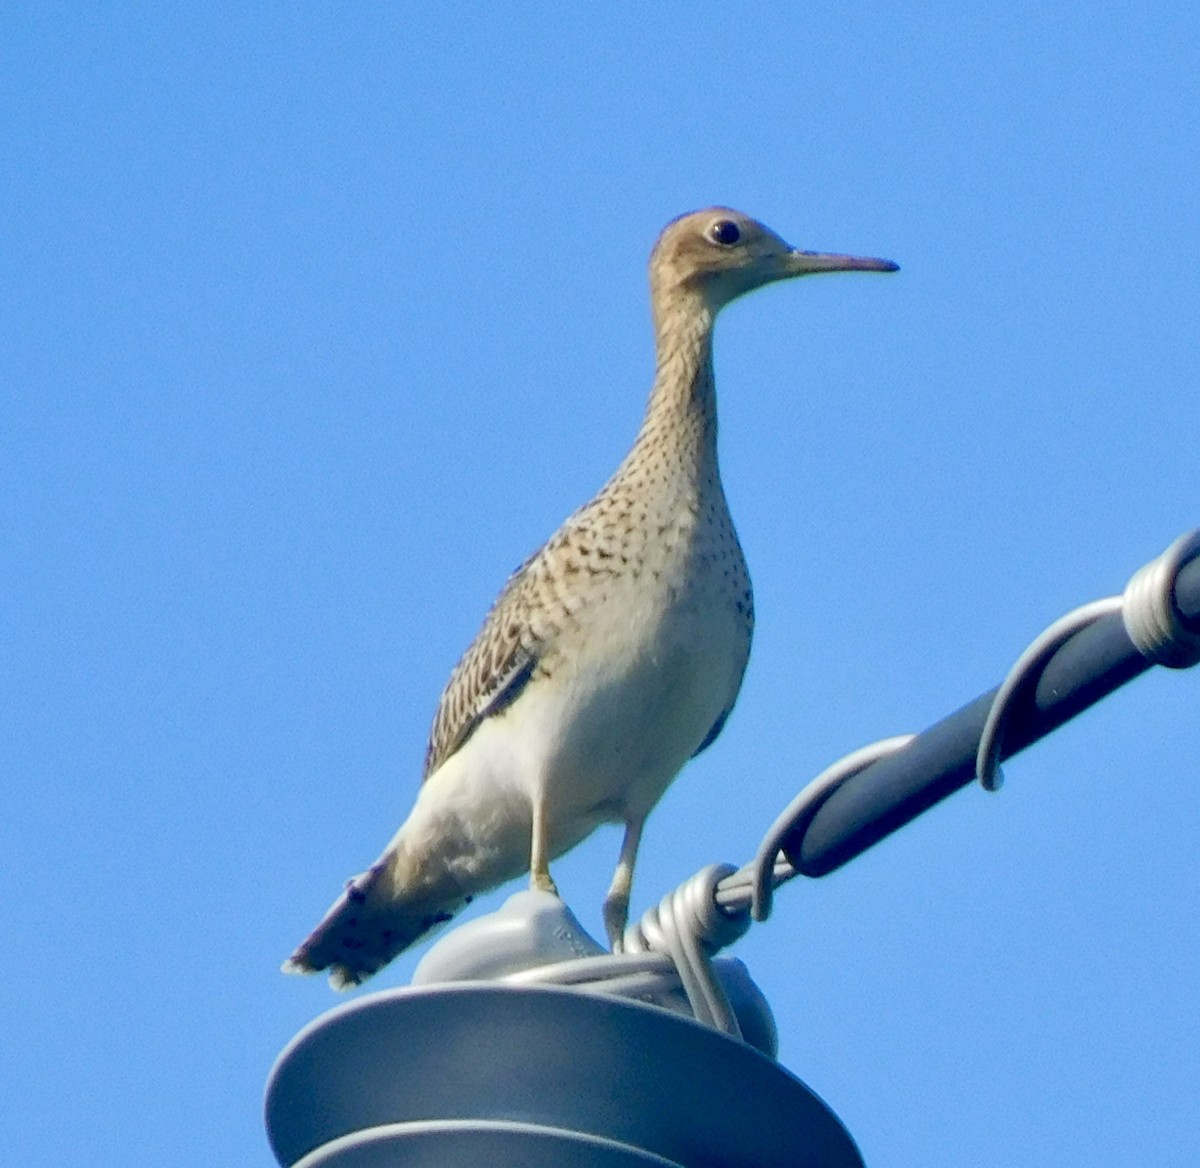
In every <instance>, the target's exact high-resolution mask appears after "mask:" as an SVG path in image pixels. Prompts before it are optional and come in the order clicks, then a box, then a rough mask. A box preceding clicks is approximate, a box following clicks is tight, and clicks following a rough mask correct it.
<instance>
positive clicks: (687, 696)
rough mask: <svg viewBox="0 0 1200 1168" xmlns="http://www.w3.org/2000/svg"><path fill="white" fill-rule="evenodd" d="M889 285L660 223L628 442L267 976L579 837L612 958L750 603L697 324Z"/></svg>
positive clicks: (708, 226)
mask: <svg viewBox="0 0 1200 1168" xmlns="http://www.w3.org/2000/svg"><path fill="white" fill-rule="evenodd" d="M853 268H858V269H863V270H892V269H893V268H894V265H891V264H888V263H887V261H881V260H863V259H855V258H853V257H846V256H826V255H819V254H816V253H811V252H798V251H794V250H793V249H791V248H789V247H788V245H787V244H785V243H784V242H783V241H782V240H781V239H779V237H778V236H776V235H774V233H772V232H770V231H769V230H768V229H766V228H765V227H763V226H762V225H761V224H759V223H756V222H755V221H754V220H752V219H749V218H748V217H747V216H744V215H742V214H740V213H739V212H736V211H732V210H729V209H727V208H713V209H710V210H708V211H702V212H695V213H693V214H691V215H687V216H682V217H680V218H679V219H676V220H674V221H673V222H672V223H670V224H668V226H667V228H666V229H665V230H664V232H663V234H662V236H661V237H660V239H659V241H658V243H657V245H656V247H655V249H654V252H653V254H652V256H651V264H650V275H651V292H652V303H653V307H654V315H655V335H656V343H657V349H658V371H657V376H656V378H655V383H654V388H653V391H652V392H651V395H650V401H649V405H648V407H647V410H646V415H645V419H644V421H643V424H642V427H641V429H640V430H639V432H638V435H637V438H636V440H635V442H634V444H633V447H632V449H631V450H630V452H629V453H628V455H626V457H625V459H624V461H623V462H622V463H621V465H620V466H619V467H618V468H617V470H616V472H615V473H614V475H613V476H612V478H611V479H609V481H608V482H607V483H606V484H605V486H604V487H603V488H602V489H601V491H600V492H599V494H597V495H596V497H595V498H594V499H592V500H591V502H589V503H587V504H586V505H585V506H583V507H581V508H580V509H579V510H578V511H576V512H575V513H574V514H573V515H571V516H570V517H569V518H568V519H567V520H566V521H565V522H564V524H563V525H562V527H560V528H559V530H558V531H557V532H556V533H555V534H554V535H553V536H552V537H551V538H550V539H549V541H548V542H547V543H546V544H545V545H544V546H543V547H542V549H541V550H540V551H538V552H537V553H536V554H535V555H534V556H532V557H531V558H530V559H529V560H527V561H526V563H525V564H523V565H522V566H521V568H519V569H518V570H517V572H516V573H514V575H513V576H512V578H511V579H510V580H509V581H508V583H507V584H506V585H505V587H504V589H503V590H502V591H501V593H500V595H499V597H498V598H497V600H496V602H495V604H494V605H493V606H492V609H491V611H490V612H489V613H488V615H487V618H486V620H485V621H484V624H483V627H482V629H481V630H480V632H479V634H478V636H477V637H476V638H475V640H474V642H473V643H472V645H471V647H470V648H469V649H468V650H467V652H466V653H465V654H464V655H463V657H462V659H461V660H460V661H459V663H458V665H457V666H456V667H455V669H454V671H453V673H452V674H451V677H450V681H449V683H448V684H447V686H446V689H445V692H444V693H443V694H442V699H441V702H440V704H439V706H438V710H437V714H436V716H435V718H434V723H433V729H432V732H431V735H430V741H429V748H428V751H427V754H426V762H425V778H424V783H423V784H422V787H421V790H420V792H419V795H418V799H417V803H416V806H415V807H414V809H413V812H412V814H411V815H410V817H409V819H408V820H407V821H406V822H405V824H404V825H403V826H402V827H401V829H400V831H399V832H398V833H397V834H396V836H395V837H394V838H393V840H392V841H391V843H390V844H389V845H388V848H387V849H386V850H385V851H384V853H383V855H382V856H381V857H380V859H379V860H378V861H377V862H376V863H375V864H374V865H373V866H372V867H371V868H370V869H369V870H368V871H367V872H365V873H363V874H362V875H361V876H358V877H356V878H355V879H354V880H353V881H351V882H350V884H349V885H348V887H347V890H346V892H344V893H343V894H342V896H341V897H339V899H338V900H337V901H336V902H335V903H334V905H333V906H332V907H331V908H330V910H329V912H328V913H327V914H326V917H325V919H324V920H323V921H322V922H321V923H320V924H319V925H318V926H317V928H316V930H314V932H313V933H312V934H311V935H310V936H309V937H308V938H307V939H306V940H305V941H304V943H303V944H302V945H301V946H300V947H299V948H298V949H297V950H296V952H295V953H294V954H293V955H292V957H291V958H289V960H288V962H287V963H285V966H284V968H285V969H287V970H289V971H299V972H312V971H315V970H319V969H329V970H330V971H331V980H332V981H333V983H334V984H335V985H336V986H338V987H339V988H341V987H344V986H346V985H351V984H356V983H358V982H359V981H361V980H362V979H363V978H364V977H367V976H369V975H370V974H371V973H374V972H375V971H376V970H377V969H379V968H380V967H381V966H382V965H384V964H386V962H387V961H389V960H391V958H392V957H394V956H395V955H396V954H397V953H398V952H400V951H401V950H402V949H403V948H405V947H406V946H407V945H409V944H411V943H412V942H413V941H414V940H416V939H417V938H418V937H420V936H421V935H422V934H424V933H425V932H426V931H428V930H429V929H430V928H432V927H433V926H434V925H436V924H439V923H441V922H442V921H444V920H446V919H449V917H450V915H452V914H453V912H455V911H456V910H457V909H458V908H460V907H461V906H462V905H463V904H464V903H466V902H468V901H469V900H470V898H471V896H472V895H474V894H475V893H476V892H479V891H482V890H484V889H486V888H489V887H492V886H494V885H496V884H498V883H501V882H503V881H504V880H507V879H510V878H512V877H513V876H515V875H518V874H519V873H520V872H521V871H522V870H529V871H530V872H531V874H532V881H533V883H534V884H535V886H537V887H542V888H549V889H553V887H554V886H553V883H552V881H551V879H550V874H549V867H548V865H549V861H550V859H552V858H553V857H554V856H557V855H560V854H561V853H562V852H564V851H566V850H568V849H569V848H570V847H573V846H574V845H575V844H576V843H578V842H579V841H580V840H581V839H583V838H584V837H585V836H586V835H588V834H589V833H590V832H591V831H592V830H593V829H594V828H595V827H596V826H597V825H598V824H600V823H603V822H621V823H624V824H625V827H626V833H625V839H624V843H623V845H622V849H621V857H620V861H619V863H618V866H617V871H616V874H615V876H614V879H613V883H612V886H611V887H610V889H609V893H608V897H607V898H606V901H605V913H604V916H605V924H606V928H607V929H608V932H609V936H610V940H612V942H613V943H614V945H619V941H620V934H621V931H622V930H623V928H624V924H625V919H626V915H627V908H628V899H629V889H630V884H631V881H632V875H633V865H634V860H635V858H636V853H637V847H638V842H639V839H640V835H641V830H642V825H643V824H644V822H645V819H646V816H647V815H648V814H649V812H650V810H651V809H652V808H653V806H654V804H655V803H656V802H657V801H658V799H659V798H660V797H661V795H662V793H663V791H665V790H666V787H667V786H668V784H669V783H670V781H671V780H672V779H673V778H674V776H675V774H676V773H677V772H678V771H679V769H680V768H681V767H682V766H683V764H684V763H685V762H686V761H687V760H688V758H690V757H692V756H693V755H694V754H696V753H698V752H699V751H700V750H703V749H704V748H705V747H706V746H708V745H709V743H711V742H712V741H713V739H714V738H715V737H716V735H717V734H718V733H719V732H720V729H721V727H722V726H723V725H724V722H725V719H726V718H727V716H728V714H729V712H730V710H731V709H732V707H733V703H734V701H735V699H736V697H737V693H738V689H739V687H740V685H741V679H742V674H743V672H744V670H745V667H746V661H747V658H748V656H749V652H750V639H751V634H752V631H753V625H754V605H753V597H752V593H751V587H750V578H749V574H748V571H747V568H746V563H745V560H744V558H743V556H742V549H741V546H740V545H739V543H738V539H737V535H736V533H735V531H734V527H733V522H732V519H731V518H730V515H729V510H728V507H727V505H726V501H725V493H724V491H723V489H722V486H721V478H720V472H719V469H718V464H717V440H716V439H717V417H716V395H715V388H714V385H713V369H712V326H713V321H714V319H715V317H716V314H717V312H718V311H719V309H720V308H721V307H722V306H723V305H724V304H725V303H728V301H729V300H732V299H734V298H735V297H736V296H738V295H741V294H742V293H744V292H746V291H749V290H750V289H752V288H754V287H757V286H759V285H761V284H764V283H768V282H771V281H773V280H778V279H783V278H786V277H789V276H796V275H801V274H804V273H806V272H811V271H839V270H848V269H853Z"/></svg>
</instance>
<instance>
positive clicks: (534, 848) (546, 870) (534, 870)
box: [529, 793, 558, 896]
mask: <svg viewBox="0 0 1200 1168" xmlns="http://www.w3.org/2000/svg"><path fill="white" fill-rule="evenodd" d="M532 812H533V818H532V825H531V830H530V839H529V887H530V888H536V889H538V890H539V891H540V892H553V893H554V895H555V896H557V895H558V889H557V888H556V887H555V885H554V881H553V879H552V878H551V876H550V857H549V855H548V854H547V849H548V846H549V845H548V843H547V841H546V801H545V799H544V798H543V797H542V795H541V794H540V793H539V795H538V796H537V798H535V799H534V801H533V807H532Z"/></svg>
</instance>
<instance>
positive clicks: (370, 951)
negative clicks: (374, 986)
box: [282, 849, 470, 990]
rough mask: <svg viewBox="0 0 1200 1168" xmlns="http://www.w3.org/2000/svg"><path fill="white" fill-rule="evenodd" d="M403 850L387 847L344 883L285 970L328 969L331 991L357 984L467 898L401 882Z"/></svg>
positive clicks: (443, 885)
mask: <svg viewBox="0 0 1200 1168" xmlns="http://www.w3.org/2000/svg"><path fill="white" fill-rule="evenodd" d="M402 867H403V863H402V854H397V852H396V851H395V850H392V849H389V850H388V851H387V852H385V853H384V855H383V856H381V857H380V859H379V860H378V861H377V862H376V863H375V864H373V865H372V866H371V867H370V868H368V869H367V871H365V872H362V873H360V874H359V875H358V876H355V877H354V879H352V880H350V881H349V882H348V883H347V884H346V888H345V891H344V892H343V893H342V894H341V896H339V897H338V898H337V900H335V901H334V902H333V904H332V905H330V907H329V911H328V912H327V913H326V914H325V916H324V917H323V918H322V920H321V923H320V924H319V925H317V927H316V928H315V929H313V931H312V932H311V933H310V934H309V935H308V936H307V937H306V938H305V939H304V940H303V941H302V942H301V943H300V945H299V947H298V948H297V949H296V951H295V953H293V954H292V955H291V957H289V958H288V959H287V960H286V961H285V962H284V963H283V967H282V968H283V972H284V973H319V972H320V971H322V970H328V971H329V984H330V985H331V986H333V988H334V989H335V990H348V989H350V988H352V987H353V986H356V985H361V984H362V982H364V981H366V979H367V978H369V977H370V976H371V975H372V974H373V973H378V972H379V970H381V969H382V968H383V967H384V966H385V965H386V964H387V963H388V962H389V961H391V960H392V958H393V957H395V956H396V955H397V954H399V953H401V952H403V950H405V949H407V948H408V947H409V946H410V945H411V944H413V942H414V941H417V940H418V939H419V938H421V937H423V936H424V935H425V934H426V933H428V932H429V931H430V930H431V929H434V928H436V927H437V926H438V925H441V924H444V923H445V922H446V921H448V920H450V918H451V917H452V916H453V915H454V914H455V913H456V912H457V911H458V910H459V909H460V908H462V907H463V906H464V905H465V904H467V903H469V902H470V897H469V896H466V895H464V894H463V893H462V892H461V890H459V889H458V888H453V889H451V888H448V887H447V886H446V882H445V881H443V882H441V884H440V886H439V887H436V888H431V887H428V886H425V887H422V888H420V889H411V888H406V887H405V881H404V879H403V873H402Z"/></svg>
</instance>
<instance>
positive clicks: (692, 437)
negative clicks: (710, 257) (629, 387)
mask: <svg viewBox="0 0 1200 1168" xmlns="http://www.w3.org/2000/svg"><path fill="white" fill-rule="evenodd" d="M714 315H715V314H714V313H713V311H712V309H711V307H710V306H709V305H708V304H707V303H706V302H705V301H704V300H703V298H702V297H700V296H699V295H697V294H695V293H685V292H674V293H673V294H659V295H656V296H655V298H654V334H655V338H654V339H655V347H656V350H657V356H658V369H657V372H656V374H655V378H654V388H653V389H652V390H651V392H650V401H649V404H648V405H647V407H646V417H645V420H644V421H643V423H642V428H641V431H640V432H639V434H638V439H637V443H636V444H635V449H637V447H638V446H642V447H645V446H647V445H654V446H660V445H663V446H669V447H670V448H672V449H673V451H674V452H675V453H676V455H677V457H679V458H680V459H681V461H682V462H683V463H684V464H686V465H687V466H688V467H689V468H694V469H696V470H700V469H702V468H707V467H709V466H712V467H714V468H715V466H716V450H717V396H716V388H715V385H714V381H713V359H712V331H713V319H714Z"/></svg>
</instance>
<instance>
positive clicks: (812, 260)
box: [783, 249, 900, 276]
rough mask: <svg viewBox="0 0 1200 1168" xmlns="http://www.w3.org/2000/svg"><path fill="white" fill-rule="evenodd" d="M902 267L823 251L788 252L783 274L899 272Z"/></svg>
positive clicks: (870, 258)
mask: <svg viewBox="0 0 1200 1168" xmlns="http://www.w3.org/2000/svg"><path fill="white" fill-rule="evenodd" d="M899 270H900V265H899V264H895V263H892V261H891V260H880V259H876V258H875V257H874V256H852V255H836V254H834V253H832V252H823V251H800V250H799V249H796V250H793V251H790V252H788V254H787V256H786V257H785V259H784V265H783V274H784V275H786V276H805V275H807V274H808V273H810V272H898V271H899Z"/></svg>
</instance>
